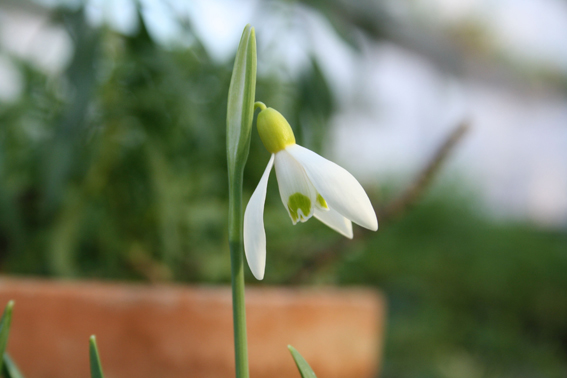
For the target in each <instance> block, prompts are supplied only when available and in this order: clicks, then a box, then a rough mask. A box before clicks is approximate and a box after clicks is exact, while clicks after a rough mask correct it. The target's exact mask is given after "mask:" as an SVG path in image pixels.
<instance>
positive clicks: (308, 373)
mask: <svg viewBox="0 0 567 378" xmlns="http://www.w3.org/2000/svg"><path fill="white" fill-rule="evenodd" d="M287 348H288V349H289V351H290V352H291V356H292V357H293V360H294V361H295V365H297V369H298V370H299V373H300V374H301V378H317V376H316V375H315V372H314V371H313V369H311V366H309V364H308V363H307V361H306V360H305V358H303V356H302V355H301V354H299V352H298V351H297V350H296V349H295V348H294V347H292V346H291V345H288V346H287Z"/></svg>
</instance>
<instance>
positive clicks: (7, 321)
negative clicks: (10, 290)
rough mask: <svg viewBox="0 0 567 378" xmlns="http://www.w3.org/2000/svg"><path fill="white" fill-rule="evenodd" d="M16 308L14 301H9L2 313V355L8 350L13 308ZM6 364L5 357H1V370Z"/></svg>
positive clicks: (0, 323) (0, 339) (0, 325)
mask: <svg viewBox="0 0 567 378" xmlns="http://www.w3.org/2000/svg"><path fill="white" fill-rule="evenodd" d="M13 308H14V301H10V302H8V304H7V305H6V308H5V309H4V313H3V314H2V320H0V356H3V355H4V353H5V352H6V346H7V345H8V336H9V334H10V325H11V324H12V310H13ZM3 365H4V358H0V371H2V368H3Z"/></svg>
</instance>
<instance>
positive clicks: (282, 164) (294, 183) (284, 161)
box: [275, 150, 317, 224]
mask: <svg viewBox="0 0 567 378" xmlns="http://www.w3.org/2000/svg"><path fill="white" fill-rule="evenodd" d="M275 164H276V176H277V177H278V186H279V189H280V197H281V198H282V202H283V204H284V207H285V208H286V210H287V212H288V214H289V216H290V218H291V221H292V222H293V224H296V223H297V221H301V222H305V221H306V220H307V219H309V218H311V216H312V215H313V210H314V209H315V202H316V200H317V191H316V190H315V187H314V186H313V184H312V183H311V180H309V177H307V174H306V173H305V170H304V169H303V167H302V166H301V164H299V163H298V162H297V160H295V159H294V158H293V156H291V155H290V154H289V153H288V152H287V151H286V150H281V151H279V152H278V153H276V163H275ZM298 193H299V194H300V195H303V196H305V197H306V198H305V200H308V202H309V203H306V202H303V203H304V204H305V206H302V207H303V210H302V209H301V208H297V207H294V206H292V205H293V204H294V203H296V202H292V200H293V198H294V197H292V196H297V195H298ZM300 198H303V197H300Z"/></svg>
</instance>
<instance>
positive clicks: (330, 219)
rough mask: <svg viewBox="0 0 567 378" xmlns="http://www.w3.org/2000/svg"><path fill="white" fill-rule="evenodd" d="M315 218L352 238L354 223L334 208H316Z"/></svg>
mask: <svg viewBox="0 0 567 378" xmlns="http://www.w3.org/2000/svg"><path fill="white" fill-rule="evenodd" d="M315 218H317V219H319V220H320V221H321V222H323V223H324V224H326V225H327V226H329V227H331V228H332V229H333V230H335V231H337V232H338V233H339V234H342V235H344V236H346V237H347V238H349V239H352V223H351V221H349V220H348V219H346V218H345V217H343V216H342V215H341V214H339V213H338V212H337V211H335V210H333V209H328V210H327V211H325V210H319V209H315Z"/></svg>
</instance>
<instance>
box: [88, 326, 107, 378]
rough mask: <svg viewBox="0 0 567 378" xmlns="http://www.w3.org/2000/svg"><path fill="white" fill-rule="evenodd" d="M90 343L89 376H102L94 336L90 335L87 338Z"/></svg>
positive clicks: (102, 377)
mask: <svg viewBox="0 0 567 378" xmlns="http://www.w3.org/2000/svg"><path fill="white" fill-rule="evenodd" d="M89 344H90V348H89V351H90V359H91V378H104V374H103V373H102V365H101V364H100V357H99V355H98V349H97V347H96V337H95V336H94V335H92V336H91V337H90V339H89Z"/></svg>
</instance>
